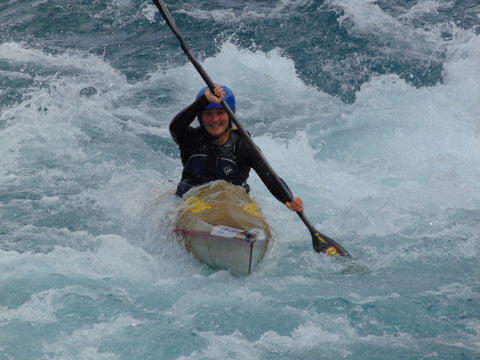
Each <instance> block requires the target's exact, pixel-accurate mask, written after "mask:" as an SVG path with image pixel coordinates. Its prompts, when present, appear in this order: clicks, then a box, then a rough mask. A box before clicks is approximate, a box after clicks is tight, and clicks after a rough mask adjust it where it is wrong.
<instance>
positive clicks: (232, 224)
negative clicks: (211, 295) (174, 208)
mask: <svg viewBox="0 0 480 360" xmlns="http://www.w3.org/2000/svg"><path fill="white" fill-rule="evenodd" d="M184 199H185V200H184V203H183V205H182V208H181V209H180V212H179V214H178V217H177V221H176V224H175V232H176V233H177V234H178V235H179V236H180V238H181V240H182V241H183V242H184V244H185V248H186V249H187V250H188V251H189V252H191V253H192V254H193V255H194V256H195V257H196V258H198V259H199V260H200V261H202V262H204V263H205V264H207V265H209V266H210V267H212V268H215V269H225V270H229V271H230V272H231V273H233V274H235V275H248V274H250V273H251V272H252V271H253V270H254V269H255V267H256V266H257V265H258V263H259V262H260V261H261V260H262V259H263V257H264V255H265V252H266V251H267V248H268V243H269V241H270V240H271V232H270V228H269V226H268V224H267V223H266V222H265V220H264V218H263V217H262V215H261V214H260V212H259V211H258V209H257V207H256V205H255V203H254V202H253V200H252V199H251V198H250V197H249V195H248V194H247V193H246V192H245V190H244V189H243V188H241V187H239V186H235V185H232V184H229V183H227V182H224V181H215V182H213V183H210V184H207V185H204V186H201V187H198V188H194V189H192V190H190V191H188V192H187V193H186V194H185V195H184Z"/></svg>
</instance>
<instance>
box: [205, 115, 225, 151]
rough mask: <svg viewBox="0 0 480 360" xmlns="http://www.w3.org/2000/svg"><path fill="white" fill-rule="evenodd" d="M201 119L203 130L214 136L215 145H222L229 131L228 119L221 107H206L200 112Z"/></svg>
mask: <svg viewBox="0 0 480 360" xmlns="http://www.w3.org/2000/svg"><path fill="white" fill-rule="evenodd" d="M202 121H203V126H204V128H205V130H206V131H207V132H208V133H209V134H210V135H211V136H212V137H213V138H215V142H214V143H216V144H217V145H223V144H224V143H225V142H226V141H227V140H228V135H229V133H230V131H229V130H230V127H229V123H230V119H229V118H228V114H227V113H226V112H225V110H223V109H206V110H204V111H203V112H202Z"/></svg>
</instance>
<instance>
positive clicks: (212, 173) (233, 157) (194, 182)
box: [176, 131, 250, 196]
mask: <svg viewBox="0 0 480 360" xmlns="http://www.w3.org/2000/svg"><path fill="white" fill-rule="evenodd" d="M239 140H240V136H239V135H238V134H236V133H235V132H234V131H232V132H231V133H230V136H229V139H228V141H227V142H226V143H225V144H223V145H213V144H211V143H210V142H209V141H208V140H207V139H203V140H200V141H199V142H198V143H197V144H196V146H194V149H193V151H192V152H191V154H190V156H189V157H188V159H187V160H186V162H185V165H184V168H183V171H182V179H181V181H180V183H179V184H178V186H177V192H176V194H177V195H178V196H182V195H183V194H184V193H185V192H187V191H188V190H189V189H191V188H192V187H194V186H198V185H202V184H206V183H208V182H211V181H215V180H225V181H227V182H229V183H232V184H235V185H240V186H243V187H245V189H246V190H247V191H248V185H247V184H246V180H247V178H248V175H249V172H250V168H249V167H247V168H245V167H243V168H242V167H241V166H239V159H238V154H237V150H238V141H239Z"/></svg>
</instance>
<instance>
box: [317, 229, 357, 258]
mask: <svg viewBox="0 0 480 360" xmlns="http://www.w3.org/2000/svg"><path fill="white" fill-rule="evenodd" d="M312 246H313V249H314V250H315V251H316V252H318V253H325V254H328V255H330V256H334V255H338V256H344V257H351V256H350V254H349V253H348V252H347V250H345V249H344V248H343V247H341V246H340V245H339V244H338V243H337V242H336V241H335V240H333V239H332V238H329V237H328V236H325V235H323V234H321V233H319V232H318V231H312Z"/></svg>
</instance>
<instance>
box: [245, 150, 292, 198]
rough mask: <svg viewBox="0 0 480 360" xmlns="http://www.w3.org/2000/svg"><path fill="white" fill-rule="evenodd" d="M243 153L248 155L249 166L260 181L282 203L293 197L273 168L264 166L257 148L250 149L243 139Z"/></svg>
mask: <svg viewBox="0 0 480 360" xmlns="http://www.w3.org/2000/svg"><path fill="white" fill-rule="evenodd" d="M244 146H245V147H244V149H245V153H246V155H247V156H248V159H249V162H250V164H251V167H252V168H253V170H255V172H256V173H257V174H258V176H259V177H260V179H261V180H262V182H263V183H264V184H265V186H266V187H267V189H268V190H269V191H270V193H271V194H272V195H273V196H274V197H275V198H276V199H277V200H278V201H280V202H281V203H282V204H285V203H286V202H287V201H291V200H292V199H293V194H292V191H291V190H290V188H289V187H288V186H287V184H286V183H285V181H283V179H282V178H281V177H280V176H278V175H277V173H276V172H275V170H273V169H270V168H269V166H266V165H265V164H264V163H263V161H261V160H260V157H259V156H258V154H257V151H258V152H260V151H261V150H260V149H259V148H257V149H252V147H251V145H250V144H248V143H247V142H246V141H244Z"/></svg>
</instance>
